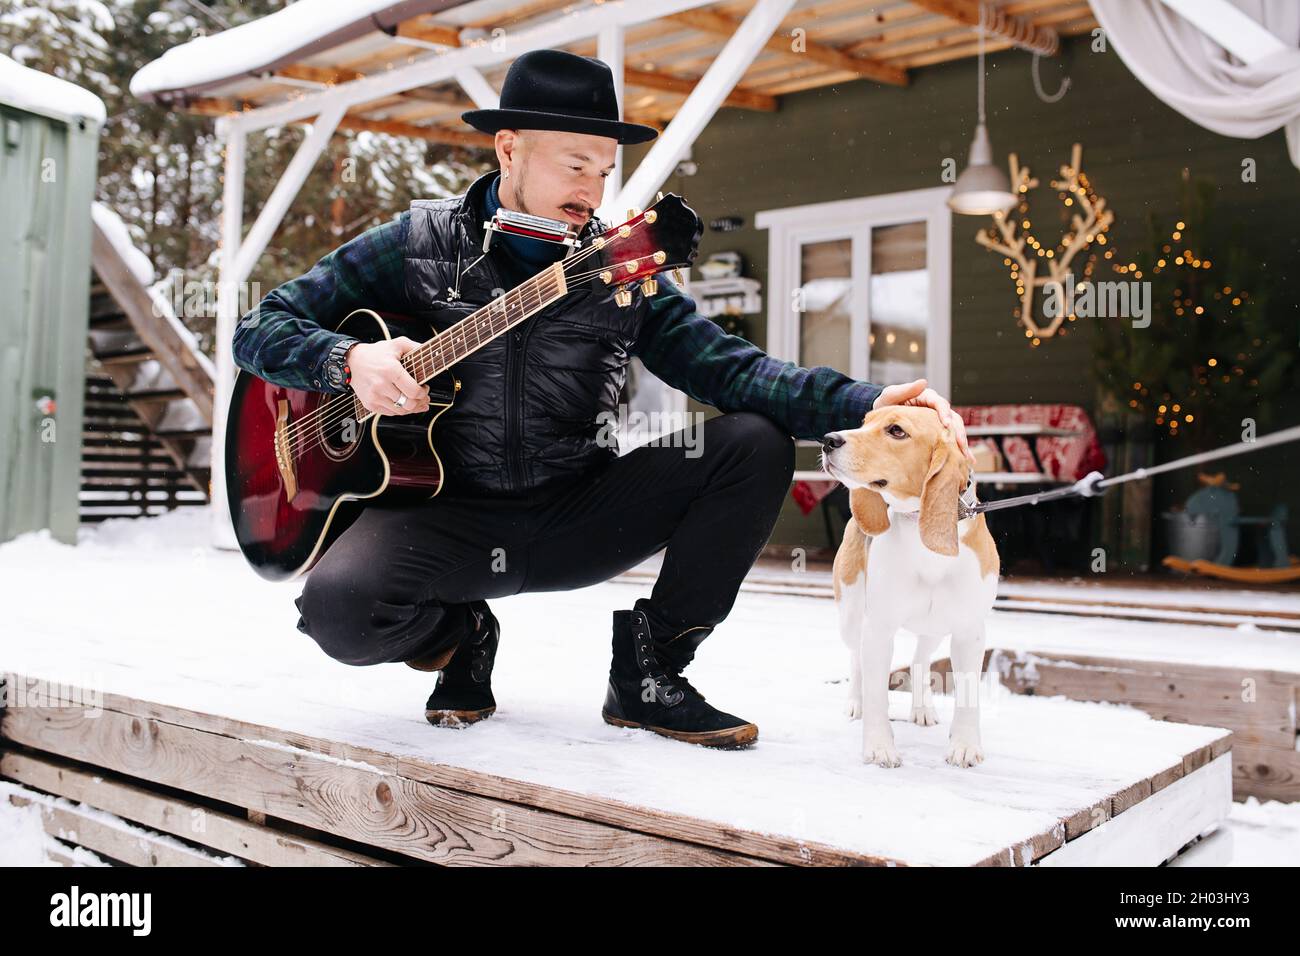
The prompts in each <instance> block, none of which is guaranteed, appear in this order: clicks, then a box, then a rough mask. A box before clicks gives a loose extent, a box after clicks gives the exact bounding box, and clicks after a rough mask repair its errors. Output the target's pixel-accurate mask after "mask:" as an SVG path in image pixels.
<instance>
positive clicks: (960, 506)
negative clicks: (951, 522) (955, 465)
mask: <svg viewBox="0 0 1300 956" xmlns="http://www.w3.org/2000/svg"><path fill="white" fill-rule="evenodd" d="M978 504H979V497H978V496H977V495H976V494H975V475H974V473H973V472H972V473H971V474H969V475H967V476H966V487H965V488H964V489H963V490H962V493H961V494H960V495H959V496H958V498H957V520H958V521H961V520H962V519H963V518H970V517H972V516H973V515H974V514H975V513H976V512H975V507H976V506H977V505H978Z"/></svg>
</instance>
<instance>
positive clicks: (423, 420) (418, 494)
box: [226, 310, 460, 581]
mask: <svg viewBox="0 0 1300 956" xmlns="http://www.w3.org/2000/svg"><path fill="white" fill-rule="evenodd" d="M336 330H337V331H339V332H343V333H346V334H347V335H350V336H353V337H354V338H357V339H360V340H361V341H363V342H378V341H381V340H383V339H391V338H397V337H398V336H402V335H405V336H407V337H408V338H410V339H412V340H414V341H416V342H420V341H423V340H425V339H428V338H429V337H431V336H432V335H433V334H434V330H433V329H432V328H431V327H430V326H429V325H428V324H427V323H421V322H418V321H416V320H412V319H409V318H406V317H404V316H397V315H391V314H384V315H382V316H381V315H380V314H378V313H375V312H370V311H367V310H359V311H357V312H353V313H352V314H351V315H349V316H348V317H347V318H345V319H344V320H343V321H342V322H341V323H339V325H338V326H337V329H336ZM427 384H428V386H429V402H430V407H429V410H428V411H427V412H421V413H420V414H418V415H375V416H372V417H371V418H369V419H368V420H366V421H364V422H362V423H361V424H359V425H357V424H355V423H351V424H350V425H349V422H347V421H342V420H340V416H339V414H338V413H337V412H333V411H327V412H326V413H324V414H317V412H318V410H319V409H320V408H321V406H323V405H324V404H325V403H327V402H329V401H330V400H331V399H334V398H335V397H336V396H333V395H327V394H324V393H321V392H304V391H300V390H298V389H294V388H285V387H284V386H281V385H272V384H271V383H269V382H266V381H264V380H263V379H260V378H258V377H257V376H255V375H250V374H249V373H248V372H246V371H243V370H240V371H239V373H238V374H237V375H236V376H235V383H234V389H233V394H232V397H231V403H230V412H229V418H228V420H227V422H226V497H227V500H228V502H229V504H230V517H231V520H232V522H233V523H234V527H235V537H236V538H237V539H238V541H239V546H240V549H241V550H242V551H243V553H244V556H245V557H246V558H247V559H248V561H249V563H250V564H251V565H252V566H253V568H254V569H255V570H256V571H257V573H258V574H260V575H261V576H262V577H264V578H267V579H269V580H272V581H280V580H284V579H287V578H292V577H294V576H296V575H298V574H301V573H303V572H304V571H307V570H308V569H310V568H311V567H312V565H314V564H315V563H316V561H317V560H319V558H320V556H321V555H322V554H324V552H325V550H326V549H327V548H328V547H329V545H330V544H331V543H332V542H333V541H334V540H335V539H336V538H337V537H338V536H339V535H340V534H341V533H342V532H343V531H344V530H346V528H347V527H348V526H349V525H350V524H351V523H352V522H353V521H354V520H355V519H356V517H357V515H358V514H360V512H361V508H362V506H363V504H362V503H364V504H373V503H375V502H377V501H383V502H385V503H415V502H418V501H422V500H428V499H429V498H432V497H433V496H434V495H436V494H437V493H438V492H439V491H440V490H441V489H442V482H443V471H442V463H441V462H440V461H439V460H438V453H437V452H436V451H435V450H434V447H433V423H434V421H436V420H437V418H438V416H440V415H442V414H443V413H444V412H446V411H447V409H449V408H450V407H451V405H452V403H453V401H454V399H455V394H456V389H457V388H459V387H460V385H459V382H457V381H456V380H455V378H454V377H453V376H452V374H451V372H450V371H444V372H442V373H441V374H439V375H437V376H435V377H434V378H432V379H430V380H429V382H428V383H427ZM337 404H338V403H336V405H335V407H337ZM293 429H296V431H290V430H293ZM286 434H291V435H294V436H295V437H294V438H293V439H292V440H294V441H295V442H296V448H297V451H296V454H295V455H293V456H291V459H290V460H291V462H292V464H291V465H289V466H288V467H283V466H282V463H281V460H280V459H279V458H278V456H277V454H276V449H277V444H280V447H283V444H282V443H280V442H279V439H281V438H282V437H283V436H284V435H286Z"/></svg>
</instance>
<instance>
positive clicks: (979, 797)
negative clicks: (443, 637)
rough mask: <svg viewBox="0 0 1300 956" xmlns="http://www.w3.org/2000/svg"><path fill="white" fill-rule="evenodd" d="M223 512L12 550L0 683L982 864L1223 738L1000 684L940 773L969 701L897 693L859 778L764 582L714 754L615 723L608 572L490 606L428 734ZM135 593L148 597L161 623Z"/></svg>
mask: <svg viewBox="0 0 1300 956" xmlns="http://www.w3.org/2000/svg"><path fill="white" fill-rule="evenodd" d="M211 519H212V516H211V511H210V509H209V508H207V507H194V508H185V509H179V510H177V511H173V512H169V513H167V514H164V515H161V516H158V517H155V518H148V519H134V520H132V519H116V520H110V521H105V522H103V523H102V524H100V525H97V526H83V527H82V528H81V529H79V532H78V539H79V544H78V546H77V547H75V548H74V547H71V546H68V545H64V544H61V543H59V542H56V541H54V540H53V539H52V538H51V537H50V536H49V533H48V532H46V531H39V532H31V533H28V534H24V535H22V536H19V537H18V538H16V539H14V540H13V541H10V542H8V543H6V544H4V545H0V577H3V579H4V580H5V581H6V585H7V589H8V591H9V593H11V594H14V595H25V596H26V597H27V600H25V601H12V602H9V603H8V605H7V607H6V610H7V614H6V619H5V622H4V625H5V627H4V633H5V635H6V637H5V641H4V644H3V647H0V671H7V672H14V673H21V674H27V675H33V676H40V677H44V678H47V679H50V680H53V681H61V682H66V683H69V684H80V685H87V684H90V685H93V686H94V687H98V688H101V689H104V690H106V691H111V692H116V693H121V694H126V695H130V696H135V697H140V698H145V699H150V700H155V701H159V702H162V703H167V704H173V705H178V706H184V707H187V708H190V709H194V710H199V711H207V712H212V713H220V714H225V715H229V716H231V717H234V718H238V719H242V720H246V721H249V722H253V723H258V724H262V725H267V726H272V727H277V728H280V729H283V730H286V731H293V732H298V733H303V734H307V735H311V736H316V737H322V738H328V739H331V740H339V741H343V742H347V743H350V744H354V745H357V746H361V747H370V748H374V749H376V750H379V751H382V752H385V753H393V754H399V755H412V756H417V757H421V758H424V759H428V760H436V761H437V762H439V763H445V764H451V765H455V766H464V767H472V768H474V769H476V770H479V771H483V772H487V773H495V774H499V775H502V776H505V777H511V778H514V779H521V780H528V781H533V782H537V783H542V784H547V785H550V786H554V787H558V788H561V789H565V790H569V791H578V792H586V793H592V794H599V795H602V796H605V797H609V798H613V799H618V800H624V801H627V802H630V803H635V804H638V805H643V806H651V807H656V808H660V809H664V810H669V811H673V812H679V813H684V814H690V815H694V816H698V817H702V818H706V819H711V820H717V821H720V822H722V823H726V824H729V825H733V826H739V827H746V828H752V829H754V830H758V831H763V832H771V833H779V834H785V835H788V836H791V837H794V838H797V839H803V840H809V841H820V842H825V843H829V844H833V845H836V846H842V847H845V848H848V849H853V850H860V851H864V852H874V853H880V854H884V855H889V856H896V857H899V858H906V859H908V860H911V861H918V862H971V861H973V860H976V859H980V858H982V857H984V856H987V855H988V854H990V853H993V852H996V851H998V850H1000V849H1002V848H1004V847H1006V846H1008V845H1010V844H1012V843H1015V842H1017V841H1019V840H1023V839H1025V838H1027V837H1028V836H1030V835H1032V834H1034V833H1039V832H1043V831H1045V830H1048V829H1050V828H1051V827H1052V826H1053V825H1054V824H1055V823H1056V822H1057V821H1058V820H1060V819H1061V818H1062V817H1063V816H1067V815H1069V814H1070V813H1073V812H1074V811H1075V810H1077V809H1079V808H1080V807H1084V806H1088V805H1090V804H1091V803H1092V802H1095V801H1096V800H1099V799H1103V798H1104V797H1105V796H1107V795H1109V794H1111V793H1113V792H1115V791H1116V790H1118V789H1121V788H1122V787H1124V786H1127V785H1128V784H1129V783H1131V782H1132V781H1134V780H1135V779H1137V778H1138V777H1141V776H1145V775H1148V774H1150V773H1152V772H1154V771H1155V770H1157V769H1162V768H1164V767H1167V766H1170V765H1172V764H1174V763H1175V762H1177V761H1178V760H1180V759H1181V756H1182V755H1183V754H1184V753H1186V752H1187V751H1189V750H1192V749H1194V748H1196V747H1199V746H1202V745H1203V744H1205V743H1207V742H1209V741H1210V740H1212V739H1215V738H1216V737H1218V736H1220V735H1221V733H1222V732H1221V731H1219V730H1216V729H1210V728H1205V727H1199V726H1195V725H1189V724H1178V723H1162V722H1158V721H1154V720H1152V719H1150V718H1149V717H1148V716H1147V715H1145V714H1143V713H1141V712H1140V711H1137V710H1134V709H1132V708H1128V707H1122V706H1115V705H1102V704H1086V703H1078V702H1074V701H1068V700H1065V699H1063V698H1050V699H1048V698H1039V697H1019V696H1015V695H1010V694H1009V693H997V692H994V691H992V690H990V693H989V694H988V695H987V696H986V697H985V698H984V703H983V705H982V708H983V734H984V746H985V752H986V755H987V759H986V760H985V762H984V763H983V764H981V765H980V766H978V767H975V768H970V769H966V770H959V769H957V768H954V767H951V766H948V765H947V764H946V763H945V762H944V753H945V751H946V742H947V734H948V728H949V726H950V721H951V716H952V702H951V698H948V697H940V698H937V699H936V707H937V710H938V711H939V715H940V720H941V721H942V723H940V725H939V726H937V727H920V726H917V725H914V724H911V723H909V722H905V720H906V715H907V710H908V705H909V701H910V698H909V695H906V694H893V695H891V702H890V703H891V714H892V716H893V717H895V718H902V721H900V722H896V723H895V724H894V730H895V734H896V738H897V741H898V744H899V748H900V751H901V753H902V756H903V760H904V765H903V767H901V768H898V769H884V768H880V767H876V766H869V765H864V764H863V763H862V762H861V758H860V755H859V750H860V741H861V724H860V723H857V722H849V721H848V720H847V719H846V718H845V717H844V715H843V712H842V706H843V697H844V694H845V690H846V686H847V684H846V676H847V674H846V672H847V666H848V661H847V653H846V651H845V650H844V648H843V646H842V644H841V643H840V639H839V636H838V633H837V627H836V621H835V610H834V605H833V603H832V602H830V601H827V600H825V599H824V598H807V597H797V596H790V595H772V594H762V593H755V592H742V594H741V595H740V596H739V598H738V599H737V602H736V605H735V607H734V609H733V611H732V613H731V615H730V616H729V617H728V619H727V620H726V621H725V622H724V623H723V625H721V626H720V627H719V628H718V630H717V632H715V634H714V635H713V636H712V637H711V638H710V639H709V641H708V642H706V643H705V645H704V646H703V648H702V649H701V652H700V655H699V658H698V659H697V661H696V662H695V664H693V665H692V668H691V670H692V674H691V676H692V680H693V681H694V682H695V683H696V684H697V686H700V687H702V688H704V690H705V693H706V694H708V696H709V699H710V700H711V701H714V702H716V703H717V704H718V706H721V707H723V708H724V709H728V710H731V711H732V712H734V713H739V714H743V715H745V716H746V717H748V718H749V719H751V720H753V721H755V722H756V723H757V724H758V725H759V726H760V728H761V736H760V741H759V744H758V746H756V747H755V748H752V749H751V750H747V751H739V752H719V751H713V750H706V749H704V748H696V747H691V746H689V745H685V744H681V743H678V742H675V741H670V740H665V739H663V738H660V737H657V736H654V735H652V734H648V733H645V732H643V731H637V730H628V729H622V728H615V727H610V726H608V725H606V724H604V723H603V722H602V721H601V719H600V713H599V711H600V702H601V698H602V695H603V690H604V685H605V679H606V676H607V674H608V666H609V620H610V619H609V614H610V612H611V611H612V610H613V609H616V608H626V607H630V606H631V605H632V602H633V601H634V600H635V599H636V598H637V597H639V596H641V595H643V594H646V593H648V590H649V589H648V587H647V586H646V585H644V584H641V583H638V584H637V585H633V586H629V585H627V584H619V583H612V582H607V583H604V584H599V585H596V586H594V587H591V588H586V589H582V590H579V591H569V592H552V593H542V594H538V593H533V594H520V595H516V596H513V597H509V598H504V599H500V600H496V601H493V602H492V603H493V609H494V611H495V612H496V614H497V615H498V617H499V618H500V620H501V623H502V647H501V651H500V654H499V657H498V664H497V668H496V672H495V674H494V678H493V686H494V689H495V690H496V693H497V700H498V711H497V713H496V715H495V716H494V717H492V719H490V720H488V721H485V722H484V723H482V724H479V725H476V726H474V727H472V728H469V729H466V730H463V731H456V730H444V729H439V728H432V727H430V726H429V725H428V724H427V723H426V722H425V720H424V716H423V707H422V705H423V702H424V699H425V697H426V696H427V695H428V693H429V691H430V689H431V687H432V680H431V675H428V674H424V673H421V672H418V671H414V670H412V669H410V668H407V667H405V666H402V665H393V666H391V667H368V668H356V667H349V666H347V665H344V664H340V663H338V662H336V661H333V660H331V659H330V658H329V657H327V656H326V655H325V654H323V653H322V652H321V651H320V650H319V648H318V647H317V646H316V644H315V643H314V642H313V641H312V640H311V639H310V638H309V637H307V636H306V635H303V634H302V633H301V632H299V631H298V630H297V629H296V626H295V625H296V623H297V619H298V613H297V610H296V608H295V607H294V606H293V598H295V597H296V596H297V595H298V594H299V593H300V591H301V585H302V582H301V580H297V581H290V582H281V583H272V582H267V581H263V580H262V579H260V578H258V577H257V576H256V575H254V574H253V572H252V571H251V570H249V569H248V567H247V566H246V565H245V563H244V561H243V558H242V556H240V555H239V554H238V553H234V552H226V551H217V550H214V549H213V548H211V547H210V546H209V543H208V542H209V538H210V529H211ZM141 581H147V582H150V589H151V598H150V602H149V609H148V611H147V612H146V613H144V614H142V612H141V610H140V604H139V599H138V598H139V583H140V582H141ZM69 593H74V594H77V595H78V599H77V600H76V601H68V600H66V599H65V598H64V597H63V596H64V595H66V594H69ZM1031 617H1036V615H1025V614H994V615H993V616H992V617H991V619H990V627H989V630H990V636H991V637H992V638H994V639H996V641H997V642H1000V643H1007V638H1008V632H1015V631H1023V632H1024V633H1025V634H1028V633H1030V632H1031V631H1033V632H1037V633H1038V634H1040V635H1041V632H1042V629H1043V628H1042V624H1041V623H1040V624H1038V625H1036V626H1033V627H1030V626H1028V625H1026V624H1025V619H1026V618H1031ZM1063 620H1065V619H1062V618H1055V617H1054V618H1052V620H1051V622H1050V626H1051V627H1053V628H1059V627H1061V625H1062V621H1063ZM1074 623H1075V624H1076V625H1077V626H1078V627H1080V628H1082V629H1083V630H1086V631H1087V632H1090V633H1091V634H1093V635H1094V636H1095V638H1096V639H1097V642H1098V643H1107V644H1111V645H1125V646H1126V645H1129V644H1134V643H1139V642H1140V641H1141V640H1142V636H1143V635H1144V634H1148V633H1150V632H1154V631H1158V630H1162V629H1163V630H1171V631H1173V632H1175V633H1177V634H1183V633H1185V632H1186V631H1188V630H1192V629H1189V628H1185V627H1174V626H1170V625H1153V624H1147V623H1137V622H1127V621H1116V620H1080V621H1078V622H1074ZM1076 633H1081V632H1076ZM1222 636H1223V635H1222V633H1220V638H1222ZM1266 636H1268V635H1267V632H1260V634H1258V635H1256V638H1257V639H1258V638H1263V637H1266ZM1263 652H1264V648H1263V647H1262V646H1261V647H1260V648H1259V649H1258V653H1261V654H1262V653H1263ZM909 658H910V648H909V647H908V646H907V642H906V641H904V640H900V641H898V642H896V648H895V659H896V661H898V662H899V663H902V662H904V661H906V660H908V659H909ZM1222 659H1223V658H1222V650H1221V652H1220V660H1222ZM1279 669H1281V668H1279ZM541 673H544V674H546V680H544V681H543V680H538V678H537V675H538V674H541ZM1279 845H1281V843H1280V844H1279Z"/></svg>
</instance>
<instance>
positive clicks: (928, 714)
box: [912, 704, 939, 727]
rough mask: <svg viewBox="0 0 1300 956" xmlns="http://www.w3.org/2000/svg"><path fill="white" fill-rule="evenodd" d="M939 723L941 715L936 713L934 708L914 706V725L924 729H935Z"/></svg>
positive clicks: (927, 705)
mask: <svg viewBox="0 0 1300 956" xmlns="http://www.w3.org/2000/svg"><path fill="white" fill-rule="evenodd" d="M938 722H939V715H938V714H937V713H935V710H934V707H933V706H932V705H930V704H914V705H912V723H914V724H920V725H921V726H922V727H933V726H934V725H935V724H937V723H938Z"/></svg>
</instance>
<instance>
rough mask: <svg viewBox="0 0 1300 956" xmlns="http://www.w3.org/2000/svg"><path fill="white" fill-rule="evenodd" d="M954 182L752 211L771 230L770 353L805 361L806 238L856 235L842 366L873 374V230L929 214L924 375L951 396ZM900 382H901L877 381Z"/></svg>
mask: <svg viewBox="0 0 1300 956" xmlns="http://www.w3.org/2000/svg"><path fill="white" fill-rule="evenodd" d="M951 191H952V187H951V186H940V187H937V188H933V189H913V190H909V191H907V192H898V193H885V194H883V195H879V196H863V197H859V198H856V199H839V200H835V201H833V202H821V203H811V204H809V205H805V206H787V207H785V208H782V209H767V210H764V211H762V212H760V213H758V214H757V215H756V216H755V217H754V225H755V226H757V227H758V228H759V229H767V230H769V231H768V260H767V261H768V270H767V275H768V297H767V343H768V353H769V354H770V355H772V356H773V357H775V358H779V359H783V360H788V361H792V362H800V363H801V364H802V362H801V359H800V356H799V338H800V329H801V318H802V315H801V313H799V312H796V311H795V310H794V309H793V308H792V305H793V295H794V291H795V290H796V289H797V288H799V286H800V284H801V277H800V275H799V272H800V262H801V259H800V256H799V249H800V247H801V246H804V245H807V244H809V243H816V242H824V241H829V240H835V239H845V238H849V239H852V240H853V242H852V248H853V252H852V255H853V265H852V269H853V276H854V278H855V279H856V278H857V277H859V276H865V277H868V281H866V282H857V281H855V282H854V285H853V293H852V296H851V298H850V319H849V322H850V326H849V348H850V354H851V366H852V367H850V368H847V369H841V371H843V372H844V373H845V374H846V375H849V376H851V377H853V378H856V379H862V380H864V381H865V380H866V379H867V370H868V369H869V368H870V361H871V349H870V344H869V342H870V339H869V336H870V334H871V303H870V295H869V293H870V289H869V281H870V276H871V242H870V238H871V230H872V229H873V228H877V227H881V226H896V225H901V224H903V223H908V222H918V221H923V222H924V223H925V236H926V260H925V268H926V271H927V273H928V274H929V277H930V322H929V325H928V327H927V329H926V345H925V358H926V368H925V377H926V379H927V380H928V382H929V384H930V387H931V388H933V389H934V390H935V391H936V392H938V393H939V394H940V395H944V396H949V395H950V393H951V385H952V210H951V209H949V208H948V204H947V200H948V195H949V193H950V192H951ZM874 384H876V385H896V384H898V383H897V382H876V383H874Z"/></svg>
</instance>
